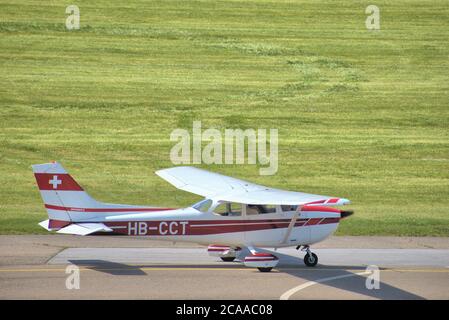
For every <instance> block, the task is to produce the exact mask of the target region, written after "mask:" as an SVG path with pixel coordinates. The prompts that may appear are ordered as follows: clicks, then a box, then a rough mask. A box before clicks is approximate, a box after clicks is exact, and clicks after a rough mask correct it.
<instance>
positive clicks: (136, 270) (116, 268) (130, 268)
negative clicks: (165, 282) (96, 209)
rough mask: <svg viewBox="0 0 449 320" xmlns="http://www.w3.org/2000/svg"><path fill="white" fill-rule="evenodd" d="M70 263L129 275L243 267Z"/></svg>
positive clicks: (224, 265) (108, 262) (92, 261)
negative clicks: (151, 271)
mask: <svg viewBox="0 0 449 320" xmlns="http://www.w3.org/2000/svg"><path fill="white" fill-rule="evenodd" d="M68 261H69V262H70V263H72V264H74V265H76V266H78V267H84V268H87V269H90V270H95V271H98V272H104V273H108V274H111V275H122V276H124V275H130V276H145V275H147V273H146V272H145V271H144V270H143V269H158V268H164V269H183V268H189V269H198V270H201V269H217V270H219V269H223V268H226V269H229V268H231V269H232V268H233V269H241V268H244V267H243V266H242V265H241V264H235V263H232V262H226V263H223V262H222V263H220V264H210V265H209V264H207V265H191V264H177V265H161V264H139V265H128V264H125V263H118V262H112V261H106V260H99V259H92V260H74V259H72V260H68Z"/></svg>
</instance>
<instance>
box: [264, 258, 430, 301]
mask: <svg viewBox="0 0 449 320" xmlns="http://www.w3.org/2000/svg"><path fill="white" fill-rule="evenodd" d="M261 251H265V252H269V253H272V254H274V255H276V256H277V257H278V258H279V264H278V266H277V269H278V270H279V271H280V272H284V273H287V274H290V275H292V276H295V277H299V278H302V279H306V280H308V281H317V280H319V279H322V278H328V277H334V276H344V275H351V277H347V278H342V279H335V280H330V281H326V282H324V283H321V284H320V285H325V286H328V287H332V288H336V289H341V290H345V291H349V292H353V293H357V294H361V295H365V296H368V297H372V298H376V299H383V300H418V299H424V298H423V297H421V296H418V295H416V294H414V293H411V292H408V291H405V290H403V289H400V288H397V287H394V286H391V285H389V284H386V283H384V282H382V269H384V270H385V268H381V267H379V270H380V271H381V273H380V288H379V289H371V290H370V289H367V287H366V286H365V283H366V279H367V276H369V275H353V276H352V274H354V273H353V272H350V271H348V270H355V273H358V272H363V271H364V270H366V267H365V266H360V265H354V266H347V265H345V266H343V265H328V266H326V265H321V264H319V263H318V265H317V266H316V267H313V268H311V267H307V266H306V265H305V264H304V261H303V255H300V254H298V257H295V256H290V255H286V254H282V253H280V252H275V251H270V250H261ZM298 285H299V284H298ZM304 290H307V289H304Z"/></svg>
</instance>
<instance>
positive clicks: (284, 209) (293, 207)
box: [281, 205, 298, 212]
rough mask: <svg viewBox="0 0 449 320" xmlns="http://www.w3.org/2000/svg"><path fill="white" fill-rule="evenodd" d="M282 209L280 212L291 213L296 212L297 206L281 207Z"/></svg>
mask: <svg viewBox="0 0 449 320" xmlns="http://www.w3.org/2000/svg"><path fill="white" fill-rule="evenodd" d="M281 208H282V212H291V211H296V209H298V206H290V205H289V206H281Z"/></svg>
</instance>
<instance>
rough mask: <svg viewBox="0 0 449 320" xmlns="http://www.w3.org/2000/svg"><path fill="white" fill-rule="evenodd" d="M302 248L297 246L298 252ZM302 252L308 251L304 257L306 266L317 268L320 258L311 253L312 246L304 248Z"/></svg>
mask: <svg viewBox="0 0 449 320" xmlns="http://www.w3.org/2000/svg"><path fill="white" fill-rule="evenodd" d="M300 247H301V246H297V247H296V250H298V249H299V248H300ZM301 251H306V255H305V256H304V264H305V265H306V266H308V267H315V266H316V265H317V264H318V256H317V255H316V254H315V253H313V252H312V251H310V246H308V245H305V246H303V247H302V249H301Z"/></svg>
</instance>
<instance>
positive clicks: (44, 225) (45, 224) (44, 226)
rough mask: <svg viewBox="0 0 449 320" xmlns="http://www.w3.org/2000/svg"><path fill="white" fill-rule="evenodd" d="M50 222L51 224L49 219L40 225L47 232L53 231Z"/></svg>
mask: <svg viewBox="0 0 449 320" xmlns="http://www.w3.org/2000/svg"><path fill="white" fill-rule="evenodd" d="M49 222H50V220H48V219H47V220H44V221H41V222H39V225H40V226H41V227H42V228H44V229H45V230H47V231H51V229H50V226H49Z"/></svg>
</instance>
